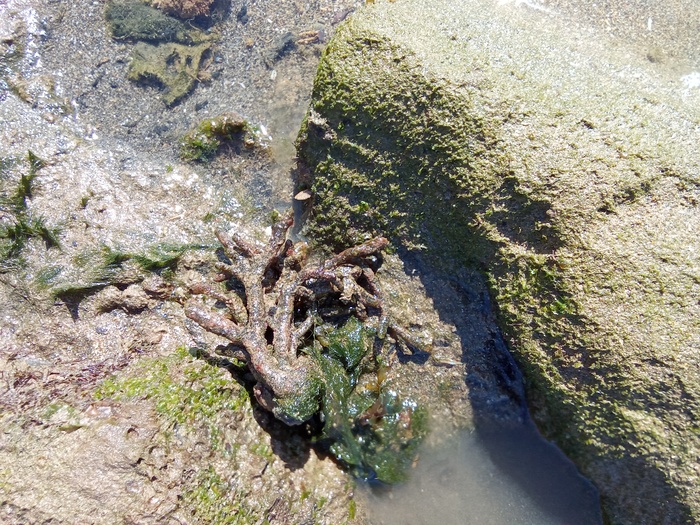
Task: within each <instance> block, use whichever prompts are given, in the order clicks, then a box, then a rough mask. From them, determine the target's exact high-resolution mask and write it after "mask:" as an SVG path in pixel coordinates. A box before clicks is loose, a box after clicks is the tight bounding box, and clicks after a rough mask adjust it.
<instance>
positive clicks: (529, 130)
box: [297, 0, 700, 524]
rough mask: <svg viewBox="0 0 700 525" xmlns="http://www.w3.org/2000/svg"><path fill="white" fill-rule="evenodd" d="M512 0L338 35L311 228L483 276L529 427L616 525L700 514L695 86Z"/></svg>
mask: <svg viewBox="0 0 700 525" xmlns="http://www.w3.org/2000/svg"><path fill="white" fill-rule="evenodd" d="M525 4H527V5H530V6H532V5H534V4H532V3H528V2H526V3H525ZM510 7H511V6H499V5H496V4H495V3H492V2H482V1H478V2H452V1H449V0H430V1H425V0H404V1H402V2H396V3H377V4H375V5H373V6H369V7H368V8H367V9H365V10H364V11H362V12H361V13H358V14H357V15H356V16H355V17H353V19H351V20H350V21H349V22H348V23H346V25H345V26H344V27H342V29H341V30H339V31H338V32H337V33H336V36H335V37H334V39H333V40H332V41H331V43H330V44H329V46H328V47H327V49H326V51H325V55H324V57H323V59H322V63H321V66H320V68H319V72H318V76H317V78H316V82H315V87H314V93H313V101H312V105H311V110H310V113H309V115H308V117H307V121H306V125H305V127H304V128H303V129H302V133H301V134H300V137H299V142H298V154H299V157H300V160H301V163H300V168H299V172H298V179H297V185H298V189H300V190H301V189H309V190H311V192H312V193H313V194H314V199H313V208H312V209H311V212H310V213H311V222H310V223H309V228H308V231H309V233H311V234H313V235H314V236H316V238H317V239H323V240H324V241H328V242H332V243H333V242H334V243H337V244H338V245H349V244H352V243H354V242H358V241H359V240H362V239H364V238H366V237H367V235H370V234H372V235H373V234H376V233H378V232H381V233H383V234H388V235H390V236H392V237H393V239H394V240H400V241H401V242H403V243H404V246H405V247H406V248H407V249H409V250H419V251H420V252H421V253H422V255H421V257H423V258H424V259H425V260H426V261H429V262H430V263H431V264H432V265H433V267H436V268H442V269H444V270H445V271H446V272H454V271H455V269H457V268H460V267H462V266H468V267H472V268H480V269H482V270H483V271H485V273H486V274H487V276H488V278H489V281H490V285H491V293H492V296H493V297H494V299H495V301H496V302H497V307H498V309H499V312H500V323H501V326H502V328H503V329H504V331H505V333H506V334H507V338H508V343H509V348H510V350H511V352H512V353H513V354H514V355H515V356H516V358H517V360H518V362H519V364H520V365H521V368H522V370H523V371H524V374H525V376H526V380H527V386H528V396H529V403H530V406H531V409H532V411H533V414H534V417H535V419H536V421H537V422H538V424H539V426H540V428H541V429H542V430H543V431H544V432H545V434H546V435H547V436H549V437H551V438H553V439H555V440H556V442H557V443H558V444H559V445H560V446H561V447H562V448H563V450H564V451H565V452H567V453H568V455H569V456H570V457H571V458H572V459H573V460H574V461H575V462H576V463H577V465H579V467H580V468H581V469H582V471H583V472H584V473H585V474H586V475H587V476H589V477H590V479H592V480H593V481H594V483H595V484H596V485H597V486H598V488H599V490H600V491H601V496H602V501H603V507H604V511H605V513H606V519H607V520H608V522H610V523H629V524H632V523H634V524H640V523H669V524H670V523H695V522H697V520H699V519H700V492H698V490H697V487H698V484H699V483H700V470H699V469H700V466H699V465H700V435H699V434H698V426H697V421H698V420H699V419H700V364H699V363H700V357H699V356H700V258H699V257H698V254H699V253H700V213H699V210H698V203H699V200H700V177H699V175H698V173H700V146H699V144H700V125H699V124H700V113H699V112H698V108H699V107H700V94H699V93H698V90H697V89H694V90H693V89H692V88H690V87H688V86H687V85H685V86H684V85H683V83H682V82H681V80H680V75H676V76H672V75H670V74H669V71H668V70H666V69H664V67H663V65H660V64H659V63H657V62H656V61H654V60H652V58H653V57H650V55H648V54H645V53H644V52H638V51H637V50H635V49H632V48H626V47H625V46H624V45H623V44H621V43H620V42H619V41H613V40H611V39H608V38H606V37H605V35H602V34H601V33H600V32H598V31H596V30H588V31H584V30H582V29H580V28H579V29H577V30H576V31H571V30H570V29H569V28H567V27H566V26H564V25H562V24H561V23H560V20H559V19H557V17H556V16H554V15H552V14H549V13H547V12H545V11H544V10H536V9H533V10H517V11H516V10H513V9H511V8H510Z"/></svg>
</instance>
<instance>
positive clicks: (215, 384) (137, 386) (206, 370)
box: [94, 347, 249, 445]
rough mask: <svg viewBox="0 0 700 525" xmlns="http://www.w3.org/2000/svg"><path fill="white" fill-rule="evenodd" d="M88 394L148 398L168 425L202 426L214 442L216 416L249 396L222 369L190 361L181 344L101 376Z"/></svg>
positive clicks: (121, 398)
mask: <svg viewBox="0 0 700 525" xmlns="http://www.w3.org/2000/svg"><path fill="white" fill-rule="evenodd" d="M94 395H95V398H96V399H113V400H117V401H119V400H135V399H148V400H150V401H152V402H153V404H154V407H155V409H156V411H157V412H158V414H160V415H161V416H162V417H163V418H164V419H165V421H166V423H168V424H174V423H177V424H181V425H183V424H184V425H199V424H204V425H206V426H207V427H208V428H209V434H210V436H211V437H212V442H213V444H214V445H216V444H217V443H218V441H217V440H216V438H217V437H218V436H219V434H220V430H219V429H218V428H217V427H216V416H217V415H218V414H220V413H221V412H224V411H230V412H235V411H237V410H240V409H241V408H242V407H244V406H246V404H247V402H248V399H249V397H248V392H247V391H246V390H245V388H243V387H241V386H239V385H238V384H237V383H235V382H232V381H231V379H230V377H229V376H228V372H226V370H224V369H222V368H219V367H217V366H212V365H210V364H207V363H205V362H204V361H201V360H193V359H192V355H191V354H190V352H189V351H188V350H187V349H186V348H184V347H180V348H178V350H177V351H176V352H175V353H174V354H172V355H170V356H166V357H154V358H144V359H142V360H140V361H138V362H136V363H135V364H134V365H132V366H131V367H130V368H129V369H128V370H126V371H124V372H120V373H119V374H116V375H114V376H112V377H109V378H107V379H105V380H104V381H103V382H102V383H101V384H100V385H99V387H98V388H97V390H96V391H95V394H94Z"/></svg>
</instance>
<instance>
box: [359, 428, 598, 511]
mask: <svg viewBox="0 0 700 525" xmlns="http://www.w3.org/2000/svg"><path fill="white" fill-rule="evenodd" d="M365 490H366V491H367V492H368V498H369V500H370V509H371V523H372V524H373V525H424V524H425V525H428V524H430V525H432V524H436V523H438V524H441V525H469V524H479V525H490V524H493V525H503V524H509V525H592V524H600V523H602V517H601V514H600V507H599V503H598V494H597V491H596V490H595V488H594V487H593V486H592V485H591V483H590V482H588V481H587V480H586V479H585V478H583V477H582V476H581V475H580V474H579V473H578V471H577V470H576V467H574V465H573V464H572V463H571V462H570V461H569V460H568V459H567V458H566V457H565V456H564V455H563V454H562V453H561V452H560V451H559V450H558V449H557V448H556V447H555V446H554V445H552V444H550V443H548V442H546V441H545V440H543V439H542V437H541V436H540V435H539V434H538V433H537V431H536V430H535V429H534V428H533V427H532V425H525V426H517V427H510V428H501V429H491V430H488V431H473V432H469V431H464V432H462V433H461V434H460V435H459V436H458V437H456V438H454V439H451V440H449V441H446V442H445V443H443V444H442V445H440V446H438V447H432V448H430V449H427V450H424V451H423V452H422V454H421V457H420V461H419V462H418V464H417V465H416V468H415V470H414V471H413V473H412V477H411V479H410V480H409V481H408V482H407V483H405V484H404V485H401V486H397V487H372V488H369V487H365Z"/></svg>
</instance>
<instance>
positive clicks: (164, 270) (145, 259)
mask: <svg viewBox="0 0 700 525" xmlns="http://www.w3.org/2000/svg"><path fill="white" fill-rule="evenodd" d="M207 248H209V247H208V246H204V245H200V244H175V243H168V242H162V243H157V244H153V245H149V246H146V247H145V248H144V249H143V250H140V251H136V250H125V249H123V248H118V247H115V248H113V247H110V246H106V245H103V246H100V247H99V248H98V249H91V250H86V251H83V252H81V253H78V254H77V255H76V256H75V257H73V261H72V264H70V265H51V266H48V267H46V268H44V269H42V270H41V271H40V272H39V274H38V275H37V277H36V279H35V281H36V283H37V284H38V285H39V286H40V287H41V288H44V289H47V290H48V291H49V292H50V293H51V295H52V296H53V297H54V298H60V299H75V300H80V299H82V298H83V297H85V296H87V295H90V294H93V293H95V292H97V291H99V290H101V289H102V288H105V287H106V286H109V285H112V284H131V283H134V282H138V281H140V280H143V278H145V277H146V276H147V275H148V274H151V273H158V274H160V275H161V276H162V277H164V278H167V277H168V276H170V275H172V273H173V272H174V270H175V269H176V266H177V263H178V261H179V260H180V258H181V257H182V256H183V255H184V254H185V253H186V252H188V251H191V250H204V249H207Z"/></svg>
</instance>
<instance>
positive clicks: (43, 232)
mask: <svg viewBox="0 0 700 525" xmlns="http://www.w3.org/2000/svg"><path fill="white" fill-rule="evenodd" d="M26 162H27V164H28V169H27V171H23V172H22V173H21V174H20V178H19V181H18V182H17V183H16V184H15V188H14V190H12V191H11V192H8V193H7V194H6V195H5V196H3V197H2V199H1V200H0V207H2V208H5V210H6V212H7V216H8V218H9V219H10V220H9V221H7V222H9V224H7V223H6V224H3V225H2V226H0V272H2V271H8V270H10V269H13V268H16V267H19V266H22V264H21V256H22V251H23V250H24V248H25V246H26V245H27V242H29V241H30V240H31V239H40V240H42V241H43V242H44V244H45V245H46V249H49V248H59V247H60V242H59V239H58V235H59V229H58V228H56V227H50V226H48V225H47V224H46V221H45V219H44V218H43V217H40V216H36V215H35V214H33V213H32V211H31V210H29V209H28V206H27V201H28V200H29V199H31V198H32V194H33V191H34V180H35V178H36V176H37V174H38V172H39V170H41V169H42V168H43V167H44V166H45V165H46V163H45V162H44V161H43V160H42V159H40V158H39V157H37V156H36V155H35V154H34V153H33V152H32V151H28V152H27V156H26ZM14 164H15V163H14V162H9V161H6V162H3V165H4V168H5V169H3V170H0V171H5V170H8V168H9V167H10V166H12V165H14ZM8 171H9V170H8ZM0 174H1V173H0ZM3 175H4V174H3ZM3 178H4V177H3Z"/></svg>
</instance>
